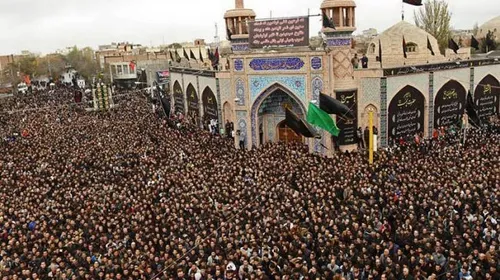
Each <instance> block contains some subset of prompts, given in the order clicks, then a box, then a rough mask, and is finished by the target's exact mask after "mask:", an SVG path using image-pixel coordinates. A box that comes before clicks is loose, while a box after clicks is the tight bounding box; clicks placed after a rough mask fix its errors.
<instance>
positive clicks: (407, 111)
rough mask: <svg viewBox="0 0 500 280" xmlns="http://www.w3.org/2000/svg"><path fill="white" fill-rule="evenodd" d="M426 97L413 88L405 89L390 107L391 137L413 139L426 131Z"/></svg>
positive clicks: (393, 100) (397, 95)
mask: <svg viewBox="0 0 500 280" xmlns="http://www.w3.org/2000/svg"><path fill="white" fill-rule="evenodd" d="M424 110H425V99H424V95H423V94H422V93H421V92H420V91H418V90H417V89H416V88H414V87H412V86H406V87H404V88H403V89H402V90H401V91H400V92H399V93H398V94H396V96H395V97H394V98H393V99H392V101H391V103H390V105H389V137H391V138H399V137H404V138H406V137H412V136H413V135H415V133H419V132H423V131H424Z"/></svg>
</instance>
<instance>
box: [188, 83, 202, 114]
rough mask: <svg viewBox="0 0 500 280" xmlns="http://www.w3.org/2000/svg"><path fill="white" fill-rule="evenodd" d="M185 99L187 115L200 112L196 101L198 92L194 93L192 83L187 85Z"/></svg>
mask: <svg viewBox="0 0 500 280" xmlns="http://www.w3.org/2000/svg"><path fill="white" fill-rule="evenodd" d="M186 93H187V101H188V112H189V115H190V116H191V115H192V114H194V115H196V116H198V115H199V114H200V111H199V109H198V108H199V107H198V106H199V103H198V94H197V93H196V90H195V89H194V87H193V85H191V84H190V85H189V86H188V88H187V91H186Z"/></svg>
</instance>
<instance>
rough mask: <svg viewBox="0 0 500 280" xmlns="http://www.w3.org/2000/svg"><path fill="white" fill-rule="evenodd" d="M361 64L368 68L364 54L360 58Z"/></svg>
mask: <svg viewBox="0 0 500 280" xmlns="http://www.w3.org/2000/svg"><path fill="white" fill-rule="evenodd" d="M361 66H362V67H363V68H364V69H366V68H368V57H366V54H365V53H364V54H363V57H362V58H361Z"/></svg>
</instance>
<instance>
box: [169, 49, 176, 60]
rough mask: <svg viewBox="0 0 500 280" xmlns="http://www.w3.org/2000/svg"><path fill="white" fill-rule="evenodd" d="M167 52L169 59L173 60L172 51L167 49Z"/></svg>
mask: <svg viewBox="0 0 500 280" xmlns="http://www.w3.org/2000/svg"><path fill="white" fill-rule="evenodd" d="M168 54H169V56H170V60H172V61H175V58H174V55H173V54H172V51H168Z"/></svg>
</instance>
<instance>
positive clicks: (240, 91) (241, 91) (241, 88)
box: [236, 79, 245, 106]
mask: <svg viewBox="0 0 500 280" xmlns="http://www.w3.org/2000/svg"><path fill="white" fill-rule="evenodd" d="M236 98H238V99H239V101H238V103H237V104H238V106H245V83H244V82H243V80H242V79H237V80H236Z"/></svg>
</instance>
